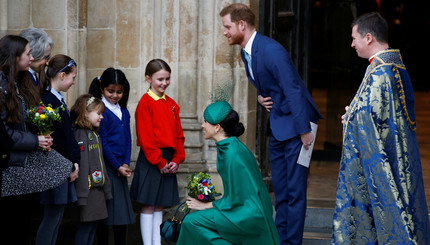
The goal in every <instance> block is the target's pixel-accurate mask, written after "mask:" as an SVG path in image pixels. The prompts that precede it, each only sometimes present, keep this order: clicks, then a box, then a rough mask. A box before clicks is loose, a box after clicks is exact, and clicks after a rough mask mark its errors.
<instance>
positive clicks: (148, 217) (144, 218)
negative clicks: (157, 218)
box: [140, 213, 153, 245]
mask: <svg viewBox="0 0 430 245" xmlns="http://www.w3.org/2000/svg"><path fill="white" fill-rule="evenodd" d="M152 221H153V215H152V214H144V213H141V214H140V233H141V235H142V240H143V244H145V245H151V243H152Z"/></svg>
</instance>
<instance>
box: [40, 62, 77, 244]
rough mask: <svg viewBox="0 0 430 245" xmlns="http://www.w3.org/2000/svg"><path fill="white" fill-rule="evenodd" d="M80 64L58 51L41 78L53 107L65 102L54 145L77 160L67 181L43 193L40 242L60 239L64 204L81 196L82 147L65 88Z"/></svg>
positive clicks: (71, 83)
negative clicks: (77, 185)
mask: <svg viewBox="0 0 430 245" xmlns="http://www.w3.org/2000/svg"><path fill="white" fill-rule="evenodd" d="M76 72H77V67H76V63H75V61H74V60H73V59H72V58H70V57H68V56H66V55H62V54H59V55H56V56H54V57H52V59H51V60H50V61H49V63H48V66H47V69H46V72H42V74H41V78H42V79H44V80H45V81H44V84H49V87H48V88H47V89H46V91H45V92H44V93H43V95H42V101H43V103H44V104H45V105H47V104H51V105H52V107H53V108H57V107H59V106H64V108H65V110H60V115H61V121H60V122H55V123H54V126H53V128H52V129H53V133H52V135H51V136H52V138H53V145H52V148H53V149H55V150H56V151H58V152H59V153H60V154H61V155H63V156H64V157H66V158H67V159H69V160H70V161H71V162H72V163H73V169H72V173H71V174H70V180H69V181H68V182H65V183H64V184H62V185H60V186H58V187H56V188H54V189H50V190H47V191H44V192H42V193H40V203H41V204H42V205H44V215H43V219H42V222H41V224H40V226H39V230H38V231H37V237H36V244H37V245H39V244H51V245H54V244H55V243H56V240H57V235H58V230H59V227H60V224H61V220H62V219H63V213H64V208H65V206H66V204H67V203H68V202H75V201H76V200H77V197H76V190H75V185H74V183H73V182H74V181H75V180H76V178H77V177H78V172H79V160H80V157H81V155H80V151H79V146H78V143H77V142H76V139H75V136H74V134H73V128H72V122H71V120H70V114H69V110H68V109H67V105H66V103H65V102H64V99H63V96H62V94H61V92H67V90H68V89H69V88H70V87H71V86H72V85H73V84H74V83H75V77H76Z"/></svg>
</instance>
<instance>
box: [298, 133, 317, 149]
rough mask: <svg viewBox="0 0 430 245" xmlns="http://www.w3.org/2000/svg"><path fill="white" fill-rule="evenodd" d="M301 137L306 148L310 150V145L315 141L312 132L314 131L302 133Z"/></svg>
mask: <svg viewBox="0 0 430 245" xmlns="http://www.w3.org/2000/svg"><path fill="white" fill-rule="evenodd" d="M300 138H301V139H302V143H303V146H304V147H305V149H306V150H309V146H311V145H312V143H313V142H314V134H313V133H312V131H309V132H307V133H304V134H301V135H300Z"/></svg>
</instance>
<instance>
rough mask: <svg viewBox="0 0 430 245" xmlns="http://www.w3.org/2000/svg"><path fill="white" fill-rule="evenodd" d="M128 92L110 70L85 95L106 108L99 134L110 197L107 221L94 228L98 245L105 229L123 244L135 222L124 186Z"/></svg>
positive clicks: (105, 239) (116, 72) (127, 158)
mask: <svg viewBox="0 0 430 245" xmlns="http://www.w3.org/2000/svg"><path fill="white" fill-rule="evenodd" d="M129 92H130V85H129V83H128V80H127V78H126V77H125V74H124V73H123V72H122V71H121V70H117V69H114V68H107V69H106V70H105V71H104V72H103V74H102V75H101V76H100V77H96V78H95V79H94V80H93V82H92V83H91V86H90V91H89V93H90V94H92V95H94V96H95V97H98V98H100V99H102V101H103V102H104V104H105V105H106V111H105V112H104V113H103V120H102V121H101V123H100V129H99V134H100V138H101V141H102V145H103V157H104V159H105V163H106V169H107V173H108V176H109V178H110V180H111V183H112V196H113V198H112V200H108V202H107V206H108V213H109V217H108V218H107V220H106V222H105V224H104V225H99V226H98V228H97V229H98V231H97V233H98V234H97V236H98V237H97V239H98V241H99V244H108V237H109V229H108V226H112V227H113V232H114V240H115V244H116V245H119V244H126V243H127V239H126V238H127V225H129V224H132V223H134V222H135V218H134V213H133V207H132V204H131V198H130V192H129V190H128V182H127V178H128V177H130V176H131V170H130V155H131V132H130V113H129V111H128V110H127V101H128V95H129Z"/></svg>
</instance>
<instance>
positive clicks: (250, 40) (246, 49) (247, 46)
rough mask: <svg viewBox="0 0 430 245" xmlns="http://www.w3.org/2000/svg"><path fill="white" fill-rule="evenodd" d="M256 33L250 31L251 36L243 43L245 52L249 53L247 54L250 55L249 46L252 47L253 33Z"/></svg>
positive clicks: (255, 32)
mask: <svg viewBox="0 0 430 245" xmlns="http://www.w3.org/2000/svg"><path fill="white" fill-rule="evenodd" d="M256 34H257V31H254V33H252V35H251V37H250V38H249V40H248V42H247V43H246V45H245V48H244V50H245V52H247V53H248V54H249V56H251V51H252V50H251V48H252V43H253V42H254V38H255V35H256Z"/></svg>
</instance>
